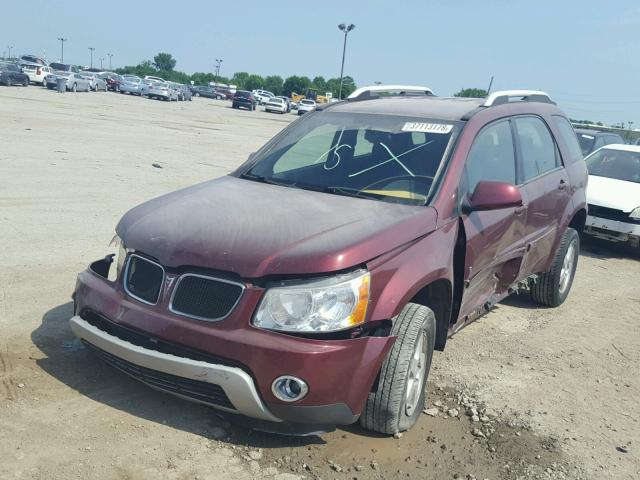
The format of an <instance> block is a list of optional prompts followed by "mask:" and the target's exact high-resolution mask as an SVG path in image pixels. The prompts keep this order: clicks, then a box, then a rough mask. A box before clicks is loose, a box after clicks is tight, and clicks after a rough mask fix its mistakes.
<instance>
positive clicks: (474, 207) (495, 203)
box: [467, 181, 522, 211]
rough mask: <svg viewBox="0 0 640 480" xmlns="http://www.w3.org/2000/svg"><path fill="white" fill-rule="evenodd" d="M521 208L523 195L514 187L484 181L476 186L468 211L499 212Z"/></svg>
mask: <svg viewBox="0 0 640 480" xmlns="http://www.w3.org/2000/svg"><path fill="white" fill-rule="evenodd" d="M521 206H522V195H521V194H520V190H518V188H517V187H515V186H514V185H511V184H510V183H506V182H490V181H482V182H479V183H478V184H477V185H476V189H475V190H474V191H473V194H472V195H471V198H470V199H469V201H468V204H467V209H468V210H469V211H478V210H499V209H501V208H510V207H521Z"/></svg>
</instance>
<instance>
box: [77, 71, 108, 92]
mask: <svg viewBox="0 0 640 480" xmlns="http://www.w3.org/2000/svg"><path fill="white" fill-rule="evenodd" d="M78 75H80V76H81V77H83V78H85V79H87V80H89V88H90V89H91V90H93V91H94V92H97V91H98V90H103V91H105V92H106V91H107V82H105V81H104V80H103V79H102V78H100V77H99V76H98V74H97V73H94V72H80V73H79V74H78Z"/></svg>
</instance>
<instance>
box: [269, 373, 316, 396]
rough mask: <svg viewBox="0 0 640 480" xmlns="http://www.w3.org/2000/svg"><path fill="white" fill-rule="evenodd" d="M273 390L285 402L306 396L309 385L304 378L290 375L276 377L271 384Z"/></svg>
mask: <svg viewBox="0 0 640 480" xmlns="http://www.w3.org/2000/svg"><path fill="white" fill-rule="evenodd" d="M271 391H272V392H273V394H274V395H275V396H276V398H278V399H279V400H282V401H283V402H295V401H296V400H300V399H302V398H304V397H305V395H306V394H307V393H308V392H309V387H308V386H307V383H306V382H305V381H304V380H301V379H299V378H297V377H292V376H290V375H283V376H282V377H278V378H276V379H275V380H274V381H273V383H272V384H271Z"/></svg>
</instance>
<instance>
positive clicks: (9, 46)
mask: <svg viewBox="0 0 640 480" xmlns="http://www.w3.org/2000/svg"><path fill="white" fill-rule="evenodd" d="M7 48H8V49H9V60H11V49H12V48H13V46H12V45H7Z"/></svg>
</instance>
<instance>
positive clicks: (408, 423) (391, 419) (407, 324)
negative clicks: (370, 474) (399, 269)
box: [360, 303, 436, 435]
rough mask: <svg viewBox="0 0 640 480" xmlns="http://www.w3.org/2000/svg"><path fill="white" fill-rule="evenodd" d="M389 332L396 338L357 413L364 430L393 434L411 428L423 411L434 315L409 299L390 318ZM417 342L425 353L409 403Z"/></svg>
mask: <svg viewBox="0 0 640 480" xmlns="http://www.w3.org/2000/svg"><path fill="white" fill-rule="evenodd" d="M390 335H393V336H397V337H398V338H397V339H396V341H395V343H394V344H393V347H392V348H391V351H390V352H389V353H388V354H387V358H386V359H385V360H384V363H383V364H382V369H381V370H380V377H379V380H378V385H377V388H375V389H374V390H375V391H372V392H370V393H369V396H368V398H367V401H366V403H365V406H364V409H363V411H362V415H361V416H360V425H362V426H363V427H364V428H366V429H367V430H373V431H375V432H379V433H386V434H389V435H392V434H395V433H398V432H402V431H404V430H408V429H409V428H411V427H412V426H413V425H415V423H416V422H417V421H418V418H420V415H421V413H422V409H423V407H424V402H425V397H426V393H425V390H426V389H425V386H426V383H427V377H428V376H429V369H430V368H431V359H432V358H433V349H434V346H435V338H436V318H435V315H434V314H433V311H432V310H431V309H430V308H427V307H425V306H423V305H418V304H415V303H409V304H407V305H406V306H405V307H404V308H403V309H402V311H401V312H400V314H399V315H398V316H397V317H396V318H394V319H393V327H392V328H391V334H390ZM420 344H422V348H423V354H424V359H423V361H424V364H423V369H424V370H423V371H422V375H421V378H420V380H419V383H418V385H417V387H414V388H419V389H420V390H419V391H418V397H417V402H416V403H415V404H414V405H409V404H408V403H407V394H408V388H409V386H410V382H409V373H410V366H411V364H412V359H413V357H414V355H415V354H416V351H417V348H418V347H419V345H420ZM414 381H415V380H414ZM410 406H411V407H412V409H411V410H409V407H410Z"/></svg>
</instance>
